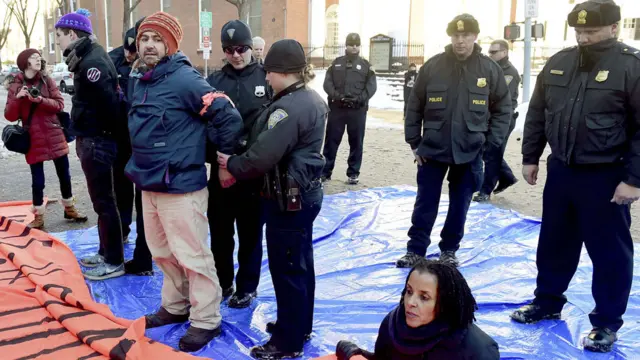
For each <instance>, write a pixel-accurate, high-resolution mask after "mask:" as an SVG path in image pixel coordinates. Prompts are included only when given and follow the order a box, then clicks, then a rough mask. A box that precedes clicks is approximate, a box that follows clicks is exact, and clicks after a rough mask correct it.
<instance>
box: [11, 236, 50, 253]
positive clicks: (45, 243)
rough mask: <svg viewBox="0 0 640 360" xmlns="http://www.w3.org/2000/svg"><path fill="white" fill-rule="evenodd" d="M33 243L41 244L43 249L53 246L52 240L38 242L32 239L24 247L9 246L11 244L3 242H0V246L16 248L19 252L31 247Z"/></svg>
mask: <svg viewBox="0 0 640 360" xmlns="http://www.w3.org/2000/svg"><path fill="white" fill-rule="evenodd" d="M5 239H8V238H5ZM34 241H39V242H41V243H42V246H44V247H52V246H53V241H52V240H38V239H34V238H31V239H29V241H27V244H26V245H16V244H11V243H6V242H3V241H0V244H2V245H7V246H13V247H14V248H18V249H20V250H24V249H26V248H28V247H29V245H31V243H33V242H34Z"/></svg>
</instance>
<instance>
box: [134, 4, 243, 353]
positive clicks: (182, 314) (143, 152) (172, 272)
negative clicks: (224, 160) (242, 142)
mask: <svg viewBox="0 0 640 360" xmlns="http://www.w3.org/2000/svg"><path fill="white" fill-rule="evenodd" d="M182 34H183V33H182V27H181V26H180V24H179V23H178V20H177V19H176V18H174V17H173V16H171V15H169V14H167V13H164V12H157V13H155V14H153V15H151V16H149V17H147V18H146V19H145V20H144V21H143V22H142V24H141V25H140V28H139V29H138V34H137V43H138V51H139V54H140V59H139V60H138V61H136V63H135V64H134V65H133V70H132V73H131V77H132V78H133V81H135V86H134V88H133V92H132V93H130V94H129V95H130V96H131V98H132V103H131V110H130V112H129V133H130V134H131V145H132V150H133V154H132V156H131V160H129V162H128V163H127V167H126V169H125V171H126V174H127V176H128V177H129V178H130V179H131V180H132V181H133V182H134V183H135V185H136V186H137V187H138V188H140V189H141V190H142V207H143V213H144V228H145V233H146V237H147V244H148V245H149V250H151V254H152V255H153V260H154V261H155V263H156V264H157V265H158V267H160V269H161V270H162V272H163V273H164V283H163V286H162V307H161V308H160V309H159V310H158V311H157V312H156V313H154V314H151V315H147V316H146V327H147V328H153V327H158V326H164V325H167V324H173V323H180V322H186V321H187V320H189V321H191V326H190V327H189V329H188V330H187V333H186V334H185V335H184V336H183V337H182V338H181V339H180V343H179V346H180V350H182V351H188V352H193V351H196V350H198V349H200V348H202V347H203V346H204V345H206V344H207V343H208V342H209V341H211V339H213V338H214V337H216V336H218V335H220V333H221V326H220V324H221V321H222V317H221V316H220V302H221V296H222V289H221V288H220V284H219V281H218V276H217V274H216V267H215V263H214V259H213V254H212V253H211V249H210V248H209V244H208V237H207V232H208V222H207V215H206V212H207V202H208V197H209V196H208V191H207V169H206V167H205V157H206V142H207V136H209V139H210V140H211V141H212V142H214V143H215V144H216V147H217V148H218V149H225V150H221V151H233V150H234V149H235V145H236V144H237V142H238V139H239V135H240V134H241V132H242V118H241V117H240V114H239V113H238V111H237V110H236V109H235V107H234V105H233V103H232V102H231V101H230V100H228V98H226V97H224V95H220V94H219V93H215V89H213V88H212V87H211V86H210V85H209V84H208V83H207V82H206V80H205V79H204V78H203V77H202V76H201V75H200V74H199V73H198V72H197V71H196V70H195V69H194V68H193V67H192V65H191V63H190V62H189V59H188V58H187V57H186V56H185V55H184V54H183V53H182V52H179V51H178V45H179V43H180V40H181V39H182ZM207 134H209V135H207ZM218 175H219V178H220V181H221V182H223V183H224V185H225V186H228V185H229V182H231V183H232V182H233V180H232V179H233V177H232V176H231V175H230V174H229V173H228V172H227V171H226V170H225V169H221V170H220V171H219V174H218ZM230 179H231V181H230Z"/></svg>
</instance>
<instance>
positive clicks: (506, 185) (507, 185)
mask: <svg viewBox="0 0 640 360" xmlns="http://www.w3.org/2000/svg"><path fill="white" fill-rule="evenodd" d="M517 182H518V179H515V178H514V179H512V180H506V181H502V180H500V181H498V186H497V187H496V189H495V190H493V193H494V194H500V193H501V192H503V191H505V190H507V189H508V188H510V187H512V186H513V185H515V184H516V183H517Z"/></svg>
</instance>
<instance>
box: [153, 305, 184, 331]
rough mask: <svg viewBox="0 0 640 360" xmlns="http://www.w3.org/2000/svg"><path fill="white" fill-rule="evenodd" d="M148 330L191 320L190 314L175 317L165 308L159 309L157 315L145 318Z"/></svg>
mask: <svg viewBox="0 0 640 360" xmlns="http://www.w3.org/2000/svg"><path fill="white" fill-rule="evenodd" d="M144 320H145V324H146V326H147V329H151V328H156V327H160V326H165V325H169V324H179V323H183V322H187V321H188V320H189V313H186V314H184V315H173V314H172V313H170V312H168V311H167V310H165V309H164V308H163V307H161V308H160V309H158V311H156V313H155V314H150V315H146V316H145V317H144Z"/></svg>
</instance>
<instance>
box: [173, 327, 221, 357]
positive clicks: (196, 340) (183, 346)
mask: <svg viewBox="0 0 640 360" xmlns="http://www.w3.org/2000/svg"><path fill="white" fill-rule="evenodd" d="M221 333H222V326H218V327H217V328H215V329H213V330H207V329H200V328H197V327H194V326H193V325H191V326H189V329H187V333H186V334H184V336H183V337H182V338H180V343H179V344H178V346H179V347H180V350H182V351H186V352H194V351H198V350H200V349H202V348H203V347H204V346H205V345H207V344H208V343H209V342H210V341H211V340H213V338H215V337H217V336H220V334H221Z"/></svg>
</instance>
